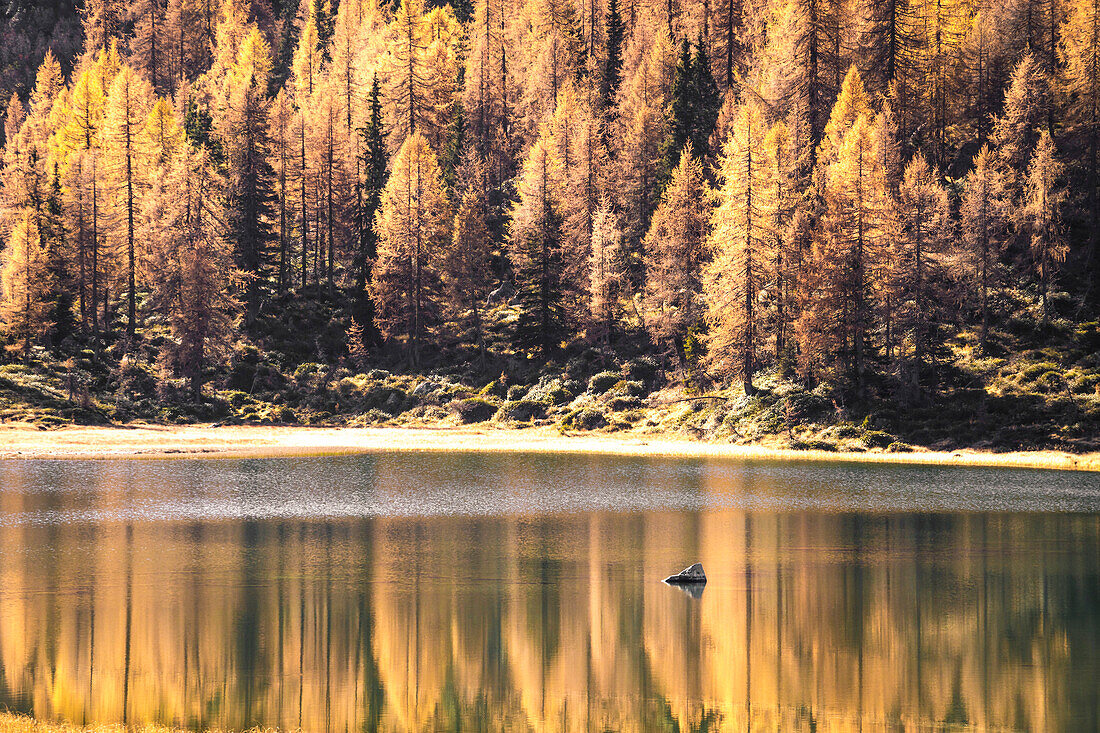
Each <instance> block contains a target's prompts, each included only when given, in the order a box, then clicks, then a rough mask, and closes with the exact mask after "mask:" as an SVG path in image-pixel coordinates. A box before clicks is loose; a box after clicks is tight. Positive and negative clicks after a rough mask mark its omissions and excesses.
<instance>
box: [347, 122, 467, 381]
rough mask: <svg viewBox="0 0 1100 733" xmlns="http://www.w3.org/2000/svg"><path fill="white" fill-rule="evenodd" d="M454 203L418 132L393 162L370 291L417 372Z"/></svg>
mask: <svg viewBox="0 0 1100 733" xmlns="http://www.w3.org/2000/svg"><path fill="white" fill-rule="evenodd" d="M451 221H452V220H451V214H450V202H449V201H448V199H447V195H446V193H445V192H444V190H443V182H442V179H441V177H440V173H439V163H438V162H437V160H436V156H435V153H434V152H433V151H432V148H431V145H429V144H428V141H427V139H426V138H425V137H424V136H423V135H421V134H420V133H416V132H414V133H413V134H412V135H410V136H409V137H407V138H406V139H405V142H404V143H402V145H401V149H400V150H399V151H398V152H397V155H396V157H395V158H394V162H393V171H392V173H391V174H390V178H389V182H388V183H387V184H386V188H385V190H384V191H383V192H382V201H381V206H380V208H379V211H378V216H377V219H376V220H375V230H376V231H377V232H378V257H377V259H376V260H375V263H374V267H373V270H372V272H371V281H370V284H369V286H368V289H369V292H370V295H371V300H372V301H373V302H374V308H375V314H376V315H375V318H376V323H377V325H378V327H379V329H380V330H381V332H382V335H383V336H385V337H386V338H387V339H391V340H396V339H404V340H405V342H406V346H407V348H408V350H409V358H410V361H411V362H412V365H413V366H414V367H416V366H419V365H420V350H421V346H422V344H423V342H424V339H425V338H426V337H427V336H428V334H429V333H430V332H431V329H432V328H434V327H435V325H436V324H437V323H438V322H439V318H440V303H441V300H442V296H443V283H442V262H443V254H444V252H445V251H446V249H447V248H448V246H449V244H450V242H449V240H450V237H451Z"/></svg>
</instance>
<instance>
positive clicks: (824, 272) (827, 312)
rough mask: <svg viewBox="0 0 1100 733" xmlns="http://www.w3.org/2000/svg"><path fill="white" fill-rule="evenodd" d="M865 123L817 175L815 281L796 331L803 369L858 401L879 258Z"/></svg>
mask: <svg viewBox="0 0 1100 733" xmlns="http://www.w3.org/2000/svg"><path fill="white" fill-rule="evenodd" d="M876 152H877V151H876V145H875V135H874V128H873V121H872V120H871V119H870V115H869V114H866V113H864V114H861V115H860V116H859V117H858V118H857V119H856V120H855V122H854V123H853V124H852V126H851V128H850V129H849V130H848V132H847V133H846V134H845V135H844V137H843V140H842V142H841V144H840V147H839V149H838V151H837V156H836V161H835V162H834V163H832V164H831V165H830V166H829V167H828V169H827V171H826V172H825V181H824V188H823V198H824V205H825V211H824V213H823V215H822V221H821V224H820V226H819V229H818V233H817V241H816V242H815V256H814V268H815V270H817V283H816V285H815V287H814V291H813V293H812V294H811V302H810V304H809V307H808V308H807V309H806V310H805V311H804V312H803V313H802V317H801V319H800V323H799V332H800V334H801V338H800V341H801V342H802V353H801V356H802V359H803V367H804V369H806V370H807V371H810V372H812V373H814V374H815V375H824V376H827V377H829V378H834V377H835V378H838V379H839V380H842V381H847V382H848V383H849V384H851V385H852V386H853V387H854V389H855V392H856V394H857V395H858V396H859V397H860V398H861V399H862V398H864V397H866V387H867V366H868V353H867V352H868V348H869V340H870V336H871V332H872V330H873V328H874V325H875V321H874V313H873V311H872V308H873V305H874V293H873V286H874V283H873V281H872V276H873V273H874V272H875V270H876V268H877V267H878V264H879V262H880V260H879V258H880V256H881V253H882V238H881V224H882V215H883V212H882V209H881V206H882V201H883V197H882V195H881V190H880V189H877V188H876V185H875V184H876V182H879V181H882V180H883V178H882V172H881V164H880V161H879V159H878V156H877V155H876Z"/></svg>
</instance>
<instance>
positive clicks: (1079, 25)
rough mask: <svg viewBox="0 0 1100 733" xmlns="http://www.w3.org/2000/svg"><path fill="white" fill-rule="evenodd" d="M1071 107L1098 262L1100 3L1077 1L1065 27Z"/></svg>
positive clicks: (1091, 248) (1090, 239)
mask: <svg viewBox="0 0 1100 733" xmlns="http://www.w3.org/2000/svg"><path fill="white" fill-rule="evenodd" d="M1061 59H1062V63H1063V65H1064V67H1065V79H1066V87H1067V91H1068V92H1069V94H1070V99H1071V100H1072V103H1071V104H1069V105H1067V110H1066V111H1067V112H1068V117H1069V121H1070V122H1071V123H1073V125H1074V129H1073V134H1074V137H1075V138H1077V139H1078V140H1079V141H1080V142H1079V145H1080V148H1081V149H1082V150H1083V153H1084V154H1083V155H1082V156H1081V158H1082V159H1083V160H1082V161H1081V167H1082V168H1083V169H1084V173H1085V177H1084V178H1085V180H1084V183H1085V201H1086V206H1087V217H1088V218H1087V221H1088V235H1087V236H1088V245H1089V253H1088V255H1089V259H1090V260H1091V261H1092V263H1093V265H1095V264H1096V263H1097V261H1098V260H1097V249H1098V245H1100V0H1073V1H1072V2H1071V3H1070V11H1069V19H1068V21H1067V22H1066V24H1065V25H1064V26H1063V28H1062V47H1061Z"/></svg>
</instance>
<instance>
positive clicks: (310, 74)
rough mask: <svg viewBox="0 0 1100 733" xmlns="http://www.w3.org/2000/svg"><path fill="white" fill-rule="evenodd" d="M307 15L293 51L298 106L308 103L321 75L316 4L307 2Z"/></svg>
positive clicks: (311, 1) (309, 0) (308, 0)
mask: <svg viewBox="0 0 1100 733" xmlns="http://www.w3.org/2000/svg"><path fill="white" fill-rule="evenodd" d="M307 2H308V3H309V14H308V15H307V16H306V22H305V25H304V26H303V27H302V31H301V34H300V35H299V36H298V47H297V49H296V50H295V51H294V88H295V96H296V99H297V101H298V105H299V106H304V105H306V104H308V103H309V97H310V96H311V95H312V94H313V87H314V85H315V84H316V83H317V82H318V81H319V80H320V75H321V64H322V58H321V39H320V35H319V32H318V28H317V3H315V2H313V0H307Z"/></svg>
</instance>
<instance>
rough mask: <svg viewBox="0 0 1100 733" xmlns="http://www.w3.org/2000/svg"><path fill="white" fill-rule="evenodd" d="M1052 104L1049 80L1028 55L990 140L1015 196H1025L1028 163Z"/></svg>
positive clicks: (1014, 75)
mask: <svg viewBox="0 0 1100 733" xmlns="http://www.w3.org/2000/svg"><path fill="white" fill-rule="evenodd" d="M1048 103H1049V88H1048V84H1047V77H1046V75H1045V74H1044V72H1043V70H1042V69H1041V68H1040V67H1039V65H1038V63H1037V62H1036V61H1035V58H1034V57H1033V56H1032V55H1031V54H1030V53H1028V54H1025V55H1024V57H1023V58H1022V59H1021V60H1020V63H1018V64H1017V65H1016V68H1015V69H1014V70H1013V72H1012V83H1011V85H1010V86H1009V88H1008V91H1007V92H1006V93H1005V100H1004V111H1003V112H1002V113H1001V114H1000V115H999V116H998V117H997V118H996V120H994V122H993V133H992V135H991V137H990V142H992V143H993V146H994V149H995V150H996V151H997V157H998V159H999V161H1000V165H1001V167H1002V169H1003V170H1004V172H1005V173H1006V174H1007V175H1008V176H1009V184H1010V185H1011V186H1012V188H1013V192H1014V195H1015V196H1021V195H1022V193H1023V185H1024V178H1025V177H1026V175H1027V164H1028V160H1029V159H1030V157H1031V151H1032V150H1034V149H1035V144H1036V143H1037V142H1038V140H1039V131H1040V129H1041V127H1043V126H1044V125H1045V123H1046V105H1047V104H1048Z"/></svg>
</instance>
